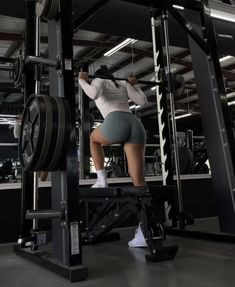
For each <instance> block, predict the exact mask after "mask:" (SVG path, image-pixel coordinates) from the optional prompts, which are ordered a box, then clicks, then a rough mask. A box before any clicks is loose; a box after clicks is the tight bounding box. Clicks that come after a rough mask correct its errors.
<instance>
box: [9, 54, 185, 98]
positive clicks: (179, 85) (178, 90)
mask: <svg viewBox="0 0 235 287" xmlns="http://www.w3.org/2000/svg"><path fill="white" fill-rule="evenodd" d="M28 64H32V65H37V64H41V65H45V66H49V67H54V68H55V69H60V68H61V61H59V60H50V59H45V58H42V57H36V56H28V57H27V58H26V60H24V59H23V56H22V55H19V56H18V57H16V58H15V59H14V61H13V64H12V67H11V69H12V71H11V72H10V78H11V79H13V81H14V84H15V86H18V85H19V84H20V83H21V80H22V74H23V69H24V67H25V65H28ZM74 67H75V68H74V72H75V75H77V74H78V73H79V71H80V70H81V65H77V64H76V63H75V65H74ZM89 78H90V79H94V78H95V76H94V75H89ZM99 78H103V79H111V78H109V77H101V76H99ZM112 79H114V80H116V81H128V79H127V78H117V77H114V78H112ZM138 84H140V85H146V86H151V87H154V86H167V83H166V81H164V82H155V81H145V80H138ZM173 85H174V94H175V97H179V96H181V95H183V93H184V89H185V80H184V77H183V76H182V75H180V74H173Z"/></svg>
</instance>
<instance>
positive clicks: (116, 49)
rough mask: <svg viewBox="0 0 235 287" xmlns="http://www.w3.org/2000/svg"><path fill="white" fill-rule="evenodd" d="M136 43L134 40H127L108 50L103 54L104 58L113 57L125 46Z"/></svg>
mask: <svg viewBox="0 0 235 287" xmlns="http://www.w3.org/2000/svg"><path fill="white" fill-rule="evenodd" d="M136 41H137V40H135V39H131V38H127V39H126V40H125V41H123V42H121V43H120V44H118V45H117V46H115V47H113V48H112V49H111V50H109V51H107V52H106V53H104V56H105V57H109V56H111V55H113V54H114V53H116V52H117V51H119V50H121V49H122V48H123V47H125V46H127V45H129V44H133V43H135V42H136Z"/></svg>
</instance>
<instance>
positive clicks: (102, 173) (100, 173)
mask: <svg viewBox="0 0 235 287" xmlns="http://www.w3.org/2000/svg"><path fill="white" fill-rule="evenodd" d="M99 187H108V183H107V173H106V170H105V169H101V170H97V180H96V182H95V184H93V185H92V188H99Z"/></svg>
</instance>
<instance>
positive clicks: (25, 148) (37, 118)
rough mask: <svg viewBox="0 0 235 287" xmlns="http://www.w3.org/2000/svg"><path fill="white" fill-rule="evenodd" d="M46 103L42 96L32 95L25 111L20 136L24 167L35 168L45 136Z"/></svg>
mask: <svg viewBox="0 0 235 287" xmlns="http://www.w3.org/2000/svg"><path fill="white" fill-rule="evenodd" d="M45 121H46V112H45V104H44V101H43V99H42V98H41V97H40V96H34V95H32V96H30V97H29V99H28V101H27V103H26V105H25V109H24V112H23V117H22V123H21V132H20V138H19V158H20V162H21V165H22V168H23V169H25V170H34V167H35V164H37V162H38V160H39V158H40V154H41V148H42V145H43V140H44V136H45Z"/></svg>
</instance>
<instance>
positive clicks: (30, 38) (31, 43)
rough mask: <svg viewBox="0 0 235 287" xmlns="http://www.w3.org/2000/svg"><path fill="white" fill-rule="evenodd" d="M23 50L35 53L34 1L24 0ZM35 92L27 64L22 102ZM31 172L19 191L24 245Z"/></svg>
mask: <svg viewBox="0 0 235 287" xmlns="http://www.w3.org/2000/svg"><path fill="white" fill-rule="evenodd" d="M25 27H26V29H25V51H24V53H25V54H24V57H25V58H26V57H27V56H28V55H34V53H35V2H33V1H30V0H27V1H26V23H25ZM34 92H35V81H34V67H32V66H28V67H27V68H26V69H25V71H24V102H26V101H27V99H28V98H29V97H30V95H31V94H33V93H34ZM21 132H22V131H21ZM32 189H33V173H32V172H29V171H23V174H22V193H21V224H20V236H19V240H18V242H19V244H21V246H22V247H24V242H25V241H27V240H30V236H31V233H30V229H31V228H32V224H31V222H30V221H26V219H25V213H26V210H28V209H32V204H33V193H32V192H31V191H32Z"/></svg>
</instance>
